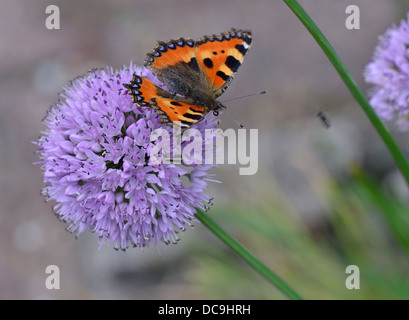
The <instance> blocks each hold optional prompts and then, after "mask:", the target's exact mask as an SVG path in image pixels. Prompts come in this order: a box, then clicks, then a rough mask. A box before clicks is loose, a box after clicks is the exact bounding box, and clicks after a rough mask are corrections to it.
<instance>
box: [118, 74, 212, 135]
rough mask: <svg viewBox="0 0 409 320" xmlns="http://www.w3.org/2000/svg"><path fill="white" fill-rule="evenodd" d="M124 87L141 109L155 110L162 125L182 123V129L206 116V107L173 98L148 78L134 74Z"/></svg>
mask: <svg viewBox="0 0 409 320" xmlns="http://www.w3.org/2000/svg"><path fill="white" fill-rule="evenodd" d="M124 86H125V88H127V89H128V90H129V93H130V95H131V96H132V102H134V103H136V104H138V105H139V106H141V107H151V108H154V109H155V110H156V111H157V112H158V114H159V116H160V117H161V122H162V123H165V124H168V125H172V123H173V122H178V121H180V125H181V126H182V127H190V126H191V125H193V124H195V123H196V122H198V121H200V120H202V119H203V117H204V115H205V107H200V106H195V105H192V104H190V103H188V102H186V101H181V100H179V99H173V98H171V97H170V95H169V93H167V92H166V91H164V90H163V89H162V88H160V87H158V86H156V85H155V84H154V83H153V82H152V81H150V80H149V79H148V78H146V77H140V76H138V75H136V74H134V75H133V79H132V81H131V82H130V83H129V84H124Z"/></svg>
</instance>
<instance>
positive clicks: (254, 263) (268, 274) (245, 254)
mask: <svg viewBox="0 0 409 320" xmlns="http://www.w3.org/2000/svg"><path fill="white" fill-rule="evenodd" d="M195 216H196V218H197V219H198V220H199V221H200V222H201V223H203V224H204V225H205V226H206V227H207V228H208V229H209V230H210V231H212V232H213V233H214V234H215V235H216V236H217V237H218V238H219V239H220V240H222V241H223V242H224V243H225V244H226V245H227V246H228V247H230V249H232V250H233V251H234V252H236V253H237V254H238V255H239V256H240V257H241V258H243V260H244V261H246V262H247V263H248V264H249V265H250V266H251V267H252V268H253V269H255V270H256V271H258V272H259V273H260V274H261V275H262V276H264V277H265V278H266V279H267V280H269V281H270V282H271V283H272V284H273V285H275V286H276V287H277V289H279V290H280V291H281V292H282V293H283V294H285V295H286V296H287V297H288V298H290V299H293V300H302V298H301V297H300V296H299V295H298V294H297V293H296V292H294V290H293V289H291V288H290V287H289V286H288V285H287V284H286V283H285V282H284V281H283V280H281V279H280V278H279V277H278V276H277V275H276V274H275V273H274V272H273V271H271V270H270V269H269V268H267V267H266V266H265V265H264V264H263V263H261V262H260V261H259V260H257V259H256V258H255V257H254V256H253V255H252V254H251V253H250V252H249V251H248V250H247V249H245V248H244V247H243V246H242V245H241V244H240V243H238V242H237V241H236V240H234V239H233V238H232V237H231V236H230V235H228V234H227V233H226V231H224V230H223V229H222V228H220V227H219V225H217V224H216V223H215V222H214V221H213V220H212V219H211V218H209V216H208V215H206V214H205V213H203V212H202V211H200V210H198V211H197V213H196V215H195Z"/></svg>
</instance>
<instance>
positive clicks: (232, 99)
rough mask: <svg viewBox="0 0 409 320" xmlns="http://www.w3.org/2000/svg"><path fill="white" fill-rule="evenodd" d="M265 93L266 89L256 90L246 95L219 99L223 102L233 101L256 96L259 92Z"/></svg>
mask: <svg viewBox="0 0 409 320" xmlns="http://www.w3.org/2000/svg"><path fill="white" fill-rule="evenodd" d="M266 93H267V91H260V92H257V93H250V94H246V95H244V96H240V97H236V98H231V99H227V100H223V101H221V102H222V103H225V102H229V101H234V100H239V99H243V98H247V97H251V96H258V95H259V94H266Z"/></svg>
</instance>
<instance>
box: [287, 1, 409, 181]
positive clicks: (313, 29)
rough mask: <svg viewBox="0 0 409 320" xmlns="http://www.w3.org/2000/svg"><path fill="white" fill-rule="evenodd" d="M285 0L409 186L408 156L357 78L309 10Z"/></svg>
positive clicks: (295, 2) (296, 2) (294, 2)
mask: <svg viewBox="0 0 409 320" xmlns="http://www.w3.org/2000/svg"><path fill="white" fill-rule="evenodd" d="M283 1H284V2H285V3H286V4H287V6H288V7H289V8H290V9H291V10H292V11H293V12H294V14H295V15H296V16H297V17H298V19H299V20H300V21H301V22H302V24H303V25H304V26H305V27H306V29H307V30H308V31H309V32H310V33H311V35H312V36H313V38H314V39H315V40H316V41H317V43H318V44H319V46H320V47H321V49H322V50H323V51H324V53H325V54H326V55H327V57H328V59H329V60H330V61H331V63H332V64H333V66H334V67H335V69H336V70H337V71H338V73H339V75H340V76H341V78H342V80H343V81H344V82H345V84H346V86H347V87H348V89H349V91H350V92H351V93H352V95H353V96H354V98H355V100H356V101H357V102H358V103H359V104H360V106H361V107H362V109H363V111H364V112H365V113H366V115H367V117H368V118H369V120H370V121H371V123H372V125H373V126H374V127H375V129H376V131H378V134H379V135H380V136H381V138H382V140H383V141H384V143H385V144H386V146H387V148H388V149H389V152H390V153H391V155H392V157H393V158H394V160H395V163H396V165H397V166H398V168H399V170H400V171H401V173H402V175H403V177H404V179H405V180H406V183H407V185H408V186H409V164H408V162H407V160H406V158H405V157H404V155H403V153H402V152H401V150H400V149H399V147H398V145H397V143H396V142H395V140H394V139H393V137H392V136H391V134H390V133H389V131H388V130H387V129H386V128H385V126H384V125H383V123H382V121H381V120H380V119H379V118H378V116H377V115H376V113H375V111H374V109H373V108H372V107H371V105H370V104H369V102H368V100H367V99H366V97H365V95H364V93H363V92H362V91H361V89H360V88H359V87H358V85H357V84H356V82H355V80H354V79H353V78H352V76H351V74H350V73H349V71H348V69H347V68H346V67H345V65H344V64H343V62H342V61H341V59H340V58H339V56H338V54H337V53H336V52H335V50H334V48H333V47H332V46H331V44H330V43H329V42H328V40H327V39H326V38H325V36H324V34H323V33H322V32H321V30H320V29H319V28H318V27H317V25H316V24H315V23H314V21H313V20H312V19H311V18H310V17H309V15H308V14H307V12H305V10H304V9H303V7H301V6H300V4H299V3H298V1H296V0H283Z"/></svg>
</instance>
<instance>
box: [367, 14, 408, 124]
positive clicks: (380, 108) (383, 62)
mask: <svg viewBox="0 0 409 320" xmlns="http://www.w3.org/2000/svg"><path fill="white" fill-rule="evenodd" d="M407 19H408V20H409V13H408V16H407ZM364 75H365V80H366V81H367V82H368V83H369V84H372V85H373V88H372V89H371V91H370V96H371V100H370V102H371V104H372V106H373V107H374V109H375V111H376V112H377V114H378V115H379V117H380V118H382V119H383V120H386V121H390V120H393V119H395V118H397V121H396V124H397V126H398V129H399V130H401V131H407V130H408V129H409V23H408V21H402V22H401V23H400V25H399V26H393V27H391V28H389V29H388V30H387V31H386V33H385V34H384V36H383V37H381V38H380V40H379V44H378V46H377V48H376V50H375V53H374V56H373V61H372V62H371V63H369V64H368V66H367V67H366V69H365V73H364Z"/></svg>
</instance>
